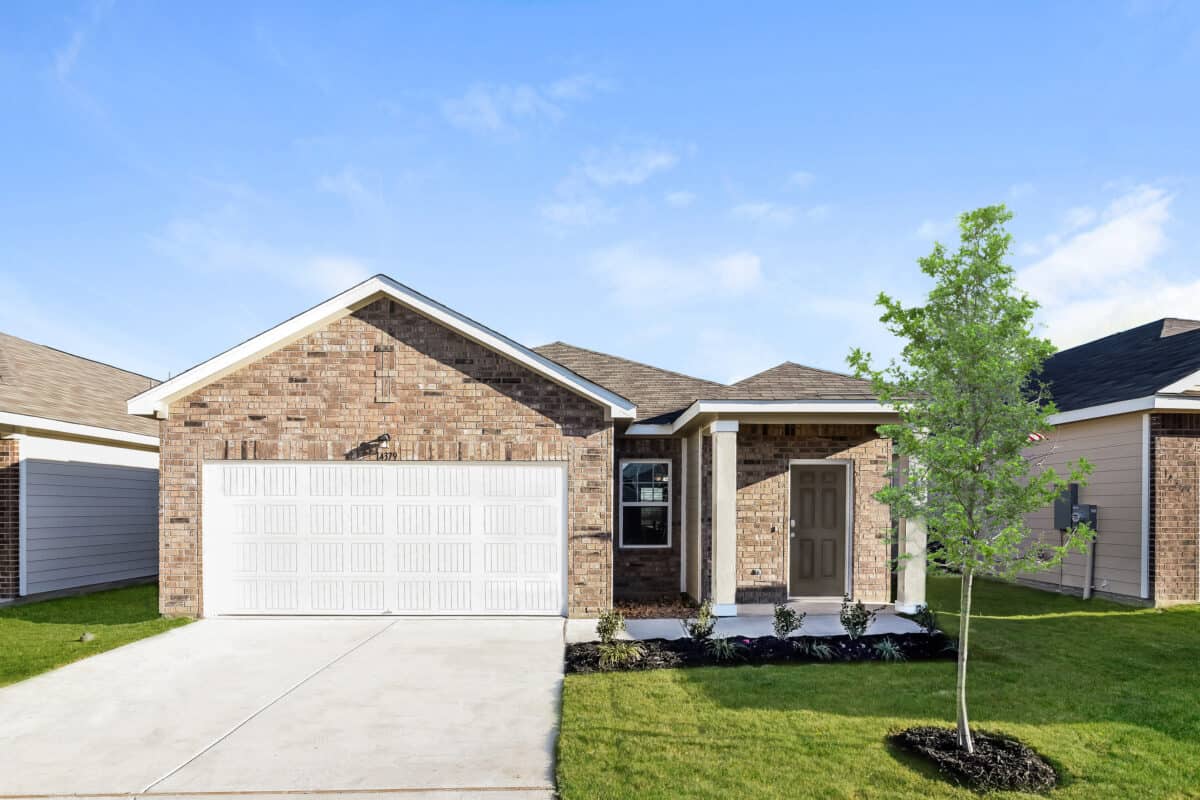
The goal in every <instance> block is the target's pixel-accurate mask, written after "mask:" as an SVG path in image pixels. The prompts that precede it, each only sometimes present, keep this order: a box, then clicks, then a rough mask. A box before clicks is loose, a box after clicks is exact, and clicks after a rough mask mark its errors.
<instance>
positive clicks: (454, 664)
mask: <svg viewBox="0 0 1200 800" xmlns="http://www.w3.org/2000/svg"><path fill="white" fill-rule="evenodd" d="M562 630H563V625H562V620H561V619H557V618H554V619H504V620H500V619H399V620H396V619H339V620H331V619H291V620H282V619H270V620H266V619H254V620H249V619H247V620H201V621H200V622H196V623H193V624H192V625H188V626H186V627H183V628H179V629H176V630H173V631H170V632H168V633H165V634H162V635H161V636H156V637H153V638H150V639H146V640H143V641H140V642H136V643H134V644H131V645H128V646H126V647H122V648H118V649H116V650H112V651H110V652H108V653H104V654H101V655H98V656H94V657H92V658H89V659H86V660H84V661H80V662H78V663H75V664H71V665H69V666H66V667H63V668H62V669H59V670H55V671H53V672H50V673H46V674H44V675H40V676H38V677H35V678H32V679H30V680H27V681H24V682H22V683H18V684H15V685H13V686H10V687H6V688H4V689H0V719H2V720H4V724H3V725H2V726H0V776H2V778H0V782H2V788H0V795H4V796H32V795H40V796H47V795H49V796H56V795H72V794H88V795H110V794H111V795H114V796H116V795H121V796H126V797H128V796H131V795H132V796H147V797H172V796H195V795H197V794H199V793H204V794H206V795H208V796H210V797H211V796H216V797H221V796H224V795H229V796H238V795H241V794H243V793H247V792H254V793H256V797H259V798H267V797H269V796H270V795H271V794H272V793H279V794H280V795H283V794H285V793H286V796H287V798H288V800H296V799H297V798H302V797H305V796H308V795H309V794H313V795H314V796H315V795H316V794H320V796H321V797H322V798H329V797H337V796H347V797H363V798H366V797H368V796H369V797H370V798H374V799H376V800H377V799H378V798H387V797H389V796H391V795H392V794H393V793H395V796H396V797H403V798H404V799H405V800H417V799H418V798H422V797H429V798H433V797H436V798H438V799H439V800H449V799H450V798H458V799H460V800H465V799H466V798H489V800H534V799H535V798H536V799H537V800H549V798H552V797H553V787H554V774H553V770H554V745H555V740H556V737H557V724H558V704H559V697H560V692H561V684H562Z"/></svg>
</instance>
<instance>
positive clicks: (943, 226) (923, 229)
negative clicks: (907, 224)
mask: <svg viewBox="0 0 1200 800" xmlns="http://www.w3.org/2000/svg"><path fill="white" fill-rule="evenodd" d="M954 228H955V225H954V222H952V221H947V220H935V219H927V220H924V221H923V222H922V223H921V224H920V225H918V226H917V230H916V232H915V234H914V235H915V236H916V237H917V238H918V239H922V240H924V241H927V242H931V241H933V240H934V239H944V238H945V237H947V236H949V235H950V234H951V233H952V232H953V231H954Z"/></svg>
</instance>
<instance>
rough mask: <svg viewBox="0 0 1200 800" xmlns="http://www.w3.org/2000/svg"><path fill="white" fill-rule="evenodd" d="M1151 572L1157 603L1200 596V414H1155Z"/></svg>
mask: <svg viewBox="0 0 1200 800" xmlns="http://www.w3.org/2000/svg"><path fill="white" fill-rule="evenodd" d="M1150 437H1151V438H1150V459H1151V464H1152V469H1151V473H1150V575H1151V578H1152V581H1153V596H1154V603H1155V605H1160V606H1161V605H1172V604H1175V603H1195V602H1197V601H1198V600H1200V572H1198V569H1200V562H1198V559H1200V497H1198V496H1197V493H1198V491H1200V415H1190V414H1153V415H1151V417H1150Z"/></svg>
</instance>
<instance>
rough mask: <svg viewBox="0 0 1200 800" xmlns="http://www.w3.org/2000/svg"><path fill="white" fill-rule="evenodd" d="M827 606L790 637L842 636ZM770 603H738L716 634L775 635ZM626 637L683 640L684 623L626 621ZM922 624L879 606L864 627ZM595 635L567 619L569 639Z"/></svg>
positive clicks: (584, 622) (877, 629)
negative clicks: (732, 613)
mask: <svg viewBox="0 0 1200 800" xmlns="http://www.w3.org/2000/svg"><path fill="white" fill-rule="evenodd" d="M824 605H826V606H829V608H828V609H820V610H817V611H811V610H810V611H808V612H807V614H808V615H807V616H806V617H805V618H804V625H803V627H802V628H801V629H800V630H799V631H797V632H796V633H794V634H792V635H793V636H842V635H844V634H845V633H846V631H845V629H844V628H842V622H841V620H840V619H839V617H838V613H837V610H836V608H837V606H836V604H829V603H827V604H824ZM770 609H771V607H770V606H762V607H758V606H749V607H747V606H740V607H739V608H738V616H736V617H722V618H721V619H719V620H717V627H716V629H715V631H714V635H715V636H719V637H729V636H745V637H747V638H754V637H757V636H774V635H775V629H774V621H775V618H774V616H773V614H772V613H771V611H770ZM625 630H626V633H625V636H624V637H622V638H626V639H683V638H686V636H687V634H686V633H684V630H683V626H682V625H680V624H679V620H677V619H630V620H626V621H625ZM920 631H921V626H919V625H917V624H916V623H915V622H913V621H912V620H910V619H907V618H905V617H901V616H899V615H897V614H896V612H895V611H893V610H892V609H891V608H890V607H886V606H885V607H880V608H879V609H878V616H876V617H875V621H874V622H873V623H871V627H870V628H868V629H867V633H868V634H878V633H920ZM597 639H598V637H597V636H596V620H594V619H569V620H567V641H568V642H594V641H596V640H597Z"/></svg>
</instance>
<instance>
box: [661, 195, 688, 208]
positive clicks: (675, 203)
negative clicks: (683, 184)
mask: <svg viewBox="0 0 1200 800" xmlns="http://www.w3.org/2000/svg"><path fill="white" fill-rule="evenodd" d="M664 199H665V200H666V201H667V205H669V206H671V207H672V208H687V207H688V206H690V205H691V204H692V203H694V202H696V195H694V194H693V193H691V192H667V194H666V196H665V198H664Z"/></svg>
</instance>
